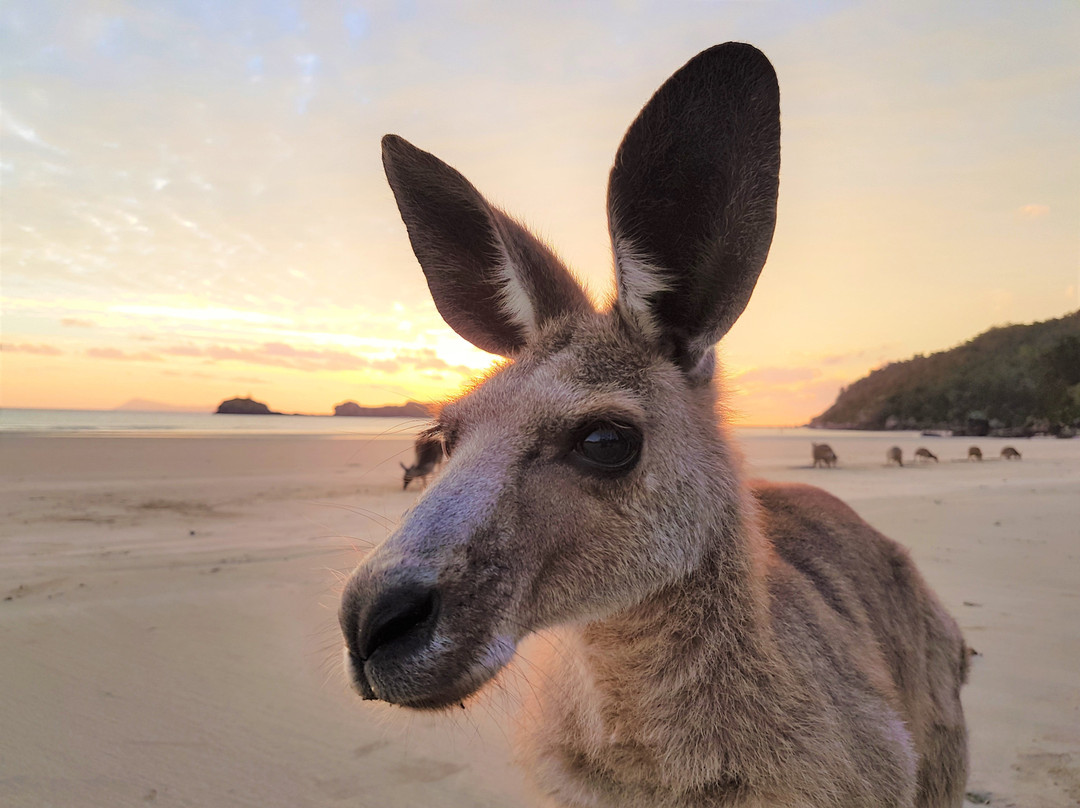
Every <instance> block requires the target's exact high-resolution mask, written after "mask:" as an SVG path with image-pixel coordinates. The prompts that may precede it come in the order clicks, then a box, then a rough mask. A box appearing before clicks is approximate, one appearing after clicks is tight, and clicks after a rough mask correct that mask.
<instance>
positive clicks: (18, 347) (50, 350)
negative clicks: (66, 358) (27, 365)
mask: <svg viewBox="0 0 1080 808" xmlns="http://www.w3.org/2000/svg"><path fill="white" fill-rule="evenodd" d="M0 351H6V352H8V353H28V354H37V355H38V356H60V355H62V354H63V353H64V352H63V351H61V350H60V349H59V348H57V347H56V346H55V345H44V344H38V345H33V344H30V343H27V342H21V343H14V344H13V343H10V342H5V343H2V344H0Z"/></svg>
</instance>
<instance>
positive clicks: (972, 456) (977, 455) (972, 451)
mask: <svg viewBox="0 0 1080 808" xmlns="http://www.w3.org/2000/svg"><path fill="white" fill-rule="evenodd" d="M967 459H968V460H979V461H981V460H982V449H980V448H979V447H978V446H971V447H969V448H968V455H967Z"/></svg>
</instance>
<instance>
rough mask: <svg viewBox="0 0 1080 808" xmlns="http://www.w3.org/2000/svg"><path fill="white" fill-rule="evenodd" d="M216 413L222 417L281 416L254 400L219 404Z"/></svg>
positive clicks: (238, 400) (232, 400)
mask: <svg viewBox="0 0 1080 808" xmlns="http://www.w3.org/2000/svg"><path fill="white" fill-rule="evenodd" d="M215 412H217V413H219V414H221V415H281V413H280V412H274V411H273V410H271V409H270V408H269V407H267V406H266V405H265V404H263V403H262V402H261V401H256V400H255V399H253V398H230V399H228V400H226V401H222V402H221V403H220V404H218V408H217V410H216V411H215Z"/></svg>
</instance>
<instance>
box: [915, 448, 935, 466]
mask: <svg viewBox="0 0 1080 808" xmlns="http://www.w3.org/2000/svg"><path fill="white" fill-rule="evenodd" d="M920 460H925V461H927V462H930V461H931V460H933V461H934V462H935V463H937V462H938V459H937V455H936V454H934V453H933V452H931V451H930V450H929V449H925V448H923V447H922V446H920V447H919V448H918V449H916V450H915V461H916V462H918V461H920Z"/></svg>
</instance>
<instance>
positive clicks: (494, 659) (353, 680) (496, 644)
mask: <svg viewBox="0 0 1080 808" xmlns="http://www.w3.org/2000/svg"><path fill="white" fill-rule="evenodd" d="M462 650H463V649H461V648H460V647H457V648H455V646H454V644H453V643H451V642H449V641H448V640H447V639H446V638H437V639H436V640H435V642H433V643H432V645H431V646H430V647H429V648H428V649H425V651H424V652H421V653H419V654H416V655H415V656H412V657H409V658H406V659H401V658H390V655H383V654H382V653H381V651H376V652H375V653H374V654H373V655H372V656H371V657H370V658H369V659H367V660H362V659H361V658H360V657H359V655H358V654H357V653H356V652H355V651H353V650H351V649H350V648H348V647H347V646H346V648H345V650H344V663H345V672H346V675H347V677H348V680H349V682H350V684H351V685H352V687H353V689H354V690H356V692H357V693H358V694H359V695H360V697H361V698H363V699H364V700H365V701H384V702H386V703H388V704H396V705H398V706H400V707H406V708H409V709H412V710H443V709H446V708H448V707H456V706H459V705H461V703H462V701H463V700H464V699H467V698H468V697H469V696H472V695H473V694H474V693H476V692H477V691H479V690H480V689H481V688H482V687H483V686H484V685H485V684H487V683H488V682H489V681H490V680H491V679H492V678H494V677H495V675H496V674H497V673H498V672H499V671H500V670H501V669H502V668H503V667H505V666H506V664H507V663H509V661H510V660H511V659H512V658H513V656H514V654H515V652H516V650H517V643H516V642H515V641H514V640H513V638H511V637H508V636H499V637H496V638H495V639H493V640H492V641H491V642H490V643H488V644H487V645H486V646H484V647H483V649H482V650H481V651H480V652H479V653H478V654H470V655H469V656H470V657H471V659H469V660H468V661H466V660H465V659H463V656H464V655H463V654H462V653H461V651H462ZM380 657H383V658H381V659H380Z"/></svg>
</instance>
